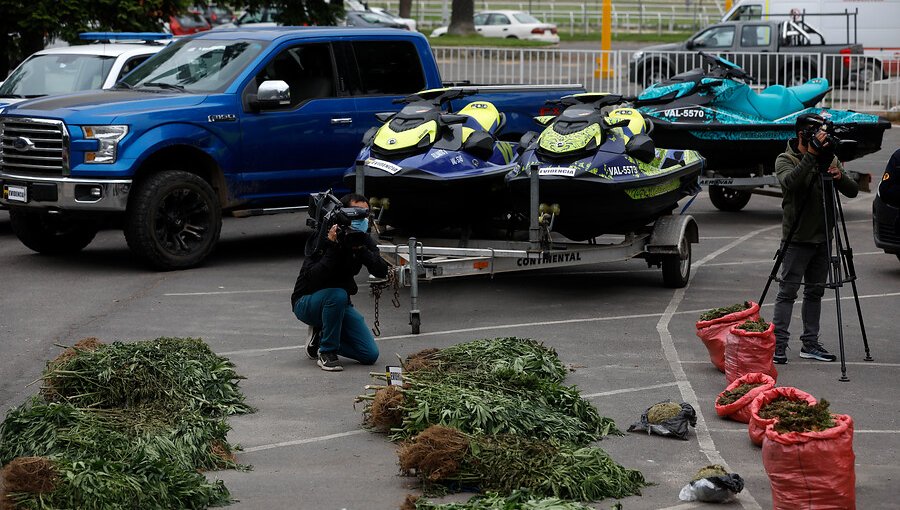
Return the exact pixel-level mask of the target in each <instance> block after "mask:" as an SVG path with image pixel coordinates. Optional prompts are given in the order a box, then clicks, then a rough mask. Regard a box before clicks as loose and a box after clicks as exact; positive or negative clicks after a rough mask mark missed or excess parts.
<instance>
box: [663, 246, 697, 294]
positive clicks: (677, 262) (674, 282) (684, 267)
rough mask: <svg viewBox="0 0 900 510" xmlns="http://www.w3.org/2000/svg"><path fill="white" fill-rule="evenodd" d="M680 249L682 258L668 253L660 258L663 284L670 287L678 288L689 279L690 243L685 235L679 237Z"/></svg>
mask: <svg viewBox="0 0 900 510" xmlns="http://www.w3.org/2000/svg"><path fill="white" fill-rule="evenodd" d="M680 248H681V251H682V252H683V253H684V254H685V257H684V258H681V256H679V255H668V256H666V257H663V259H662V261H661V262H662V274H663V284H664V285H665V286H666V287H669V288H672V289H680V288H682V287H684V286H685V285H687V283H688V280H690V279H691V243H690V241H688V240H687V238H686V237H682V238H681V246H680Z"/></svg>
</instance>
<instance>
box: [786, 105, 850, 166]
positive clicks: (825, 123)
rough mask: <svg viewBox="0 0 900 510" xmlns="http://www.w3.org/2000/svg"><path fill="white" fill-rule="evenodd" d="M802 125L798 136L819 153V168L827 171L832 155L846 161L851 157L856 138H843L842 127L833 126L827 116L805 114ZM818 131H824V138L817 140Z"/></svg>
mask: <svg viewBox="0 0 900 510" xmlns="http://www.w3.org/2000/svg"><path fill="white" fill-rule="evenodd" d="M801 122H802V127H800V129H798V132H799V133H800V137H801V138H802V139H803V140H804V142H806V143H807V144H809V145H810V146H811V147H813V148H814V149H816V152H818V153H819V161H820V162H821V163H822V165H820V170H821V171H823V172H827V171H828V166H829V164H830V163H831V160H832V158H833V157H835V156H836V157H837V158H838V160H839V161H846V160H848V159H851V158H852V157H853V153H854V152H855V149H856V144H857V142H856V140H844V139H843V138H841V136H840V135H841V133H843V132H844V129H843V128H842V127H841V126H835V124H834V122H833V121H832V120H831V119H830V118H829V117H823V116H820V115H805V116H804V118H803V119H802V121H801ZM819 131H824V132H825V140H823V141H821V142H820V141H819V140H818V139H817V138H816V134H817V133H818V132H819Z"/></svg>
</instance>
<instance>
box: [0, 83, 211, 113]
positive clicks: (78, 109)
mask: <svg viewBox="0 0 900 510" xmlns="http://www.w3.org/2000/svg"><path fill="white" fill-rule="evenodd" d="M206 97H207V96H205V95H195V94H185V93H181V92H169V91H163V92H159V91H156V90H153V91H137V90H92V91H87V92H79V93H75V94H66V95H63V96H50V97H41V98H36V99H30V100H28V101H23V102H21V103H18V104H13V105H10V106H5V107H2V108H3V113H5V114H10V115H22V116H29V117H51V118H60V119H64V118H66V117H68V116H70V115H73V114H75V115H78V116H85V115H88V116H92V117H93V116H97V117H109V118H110V120H111V119H112V118H115V117H122V116H127V115H130V114H135V113H142V112H145V111H151V110H152V111H159V110H165V109H178V108H189V107H191V106H196V105H198V104H200V103H202V102H203V100H204V99H206ZM5 101H6V100H5V99H0V102H5ZM79 114H80V115H79Z"/></svg>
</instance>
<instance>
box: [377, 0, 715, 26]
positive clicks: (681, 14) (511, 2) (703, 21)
mask: <svg viewBox="0 0 900 510" xmlns="http://www.w3.org/2000/svg"><path fill="white" fill-rule="evenodd" d="M369 5H370V6H372V7H384V8H386V9H389V10H392V11H394V12H395V13H396V12H397V10H398V6H397V1H396V0H374V1H370V2H369ZM450 7H451V2H450V0H418V1H414V2H413V7H412V12H411V17H413V18H415V19H416V21H417V23H418V26H419V27H420V29H422V30H425V29H429V28H434V27H437V26H440V25H446V24H447V23H449V21H450V10H451V9H450ZM475 10H476V12H477V11H486V10H516V11H526V12H530V13H531V14H532V15H533V16H535V17H537V18H538V19H540V20H541V21H543V22H546V23H555V24H556V25H557V26H558V27H559V29H560V30H562V31H568V32H570V33H577V32H583V33H588V32H590V31H596V30H598V29H599V26H600V16H601V3H600V2H599V1H597V0H592V1H547V0H543V1H538V0H533V1H531V2H529V1H527V0H526V1H522V0H481V1H476V2H475ZM723 13H724V11H723V3H722V2H719V1H716V0H685V1H669V2H666V1H665V0H655V1H654V0H648V1H644V0H617V1H616V2H615V3H613V5H612V24H613V27H615V28H618V29H623V30H632V31H653V32H657V33H663V32H673V31H683V30H699V29H700V28H702V27H705V26H708V25H709V24H711V23H715V22H717V21H718V20H719V19H721V17H722V14H723Z"/></svg>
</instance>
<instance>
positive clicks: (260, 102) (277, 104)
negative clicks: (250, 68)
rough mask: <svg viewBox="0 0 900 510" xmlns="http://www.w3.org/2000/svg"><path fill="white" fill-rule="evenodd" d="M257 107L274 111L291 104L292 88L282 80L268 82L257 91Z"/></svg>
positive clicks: (263, 83) (262, 84)
mask: <svg viewBox="0 0 900 510" xmlns="http://www.w3.org/2000/svg"><path fill="white" fill-rule="evenodd" d="M254 103H255V106H256V107H257V108H259V109H260V110H273V109H276V108H281V107H283V106H289V105H290V104H291V87H289V86H288V84H287V83H285V82H283V81H281V80H266V81H264V82H262V83H261V84H260V85H259V89H257V91H256V100H255V101H254Z"/></svg>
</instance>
